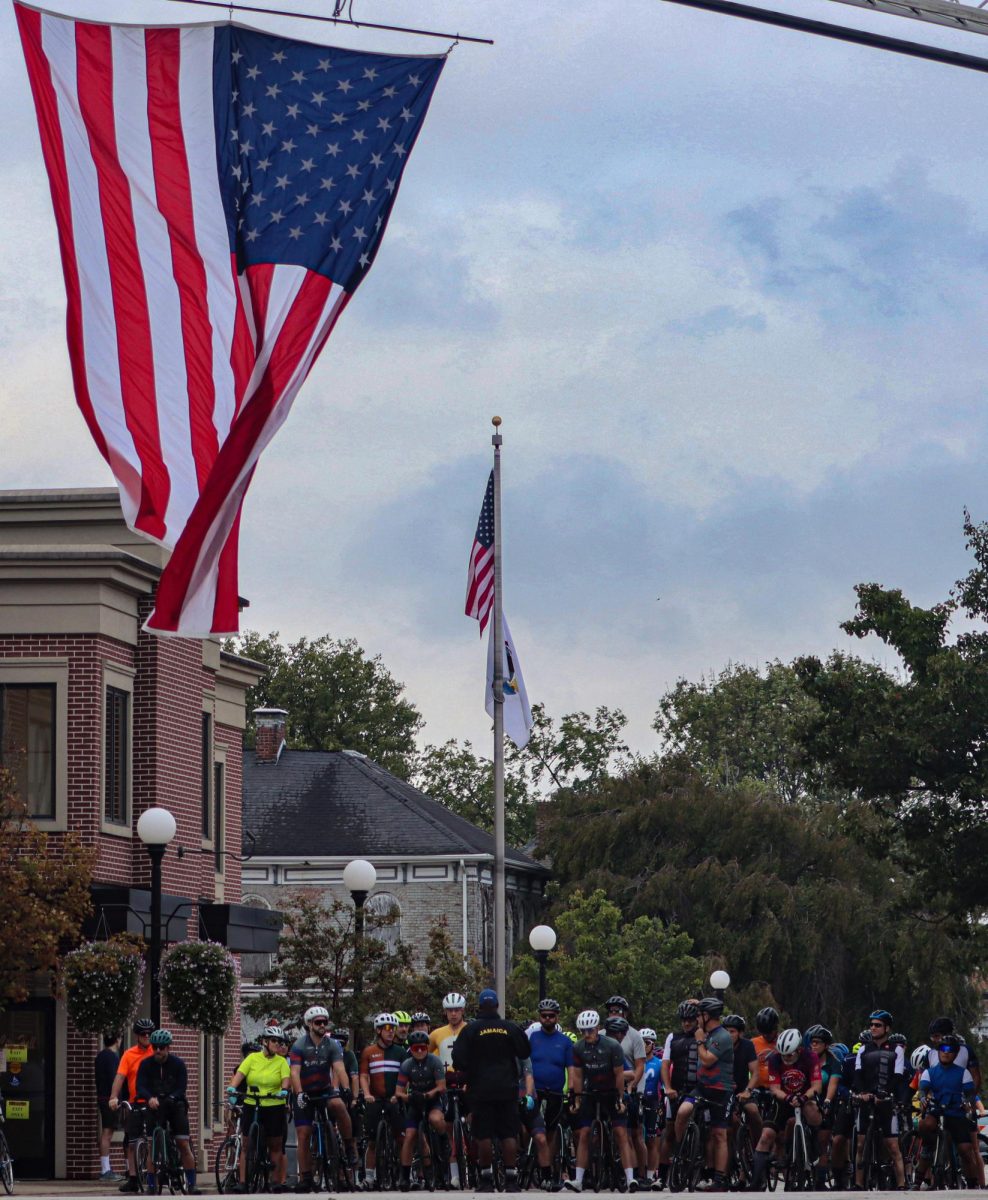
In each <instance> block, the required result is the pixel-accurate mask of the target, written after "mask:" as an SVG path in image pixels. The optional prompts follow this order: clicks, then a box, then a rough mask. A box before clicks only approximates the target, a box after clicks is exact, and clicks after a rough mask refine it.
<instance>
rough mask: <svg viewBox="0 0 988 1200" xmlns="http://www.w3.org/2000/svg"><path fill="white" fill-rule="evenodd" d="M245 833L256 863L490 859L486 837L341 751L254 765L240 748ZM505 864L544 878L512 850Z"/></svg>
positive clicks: (289, 754) (288, 753)
mask: <svg viewBox="0 0 988 1200" xmlns="http://www.w3.org/2000/svg"><path fill="white" fill-rule="evenodd" d="M244 830H245V831H246V830H250V832H251V833H252V834H253V835H254V837H255V839H256V841H255V843H254V845H253V847H252V849H253V854H254V857H257V858H267V857H289V856H290V857H299V856H305V857H308V858H322V857H327V858H352V857H362V858H370V859H373V858H376V857H381V856H384V855H418V854H436V855H443V856H445V855H451V856H452V855H458V854H491V855H493V853H494V838H493V837H492V836H491V834H489V833H486V832H485V831H484V830H483V829H478V828H477V826H476V825H473V824H471V823H470V822H469V821H467V820H465V819H464V818H463V817H459V816H457V815H456V814H455V813H452V812H450V811H449V809H448V808H444V807H443V806H442V805H441V804H439V803H438V802H437V801H435V800H432V799H430V798H429V797H428V796H426V795H425V793H424V792H420V791H419V790H418V788H414V787H412V786H411V784H409V783H405V782H404V781H403V780H401V779H398V778H397V777H396V776H394V775H392V774H391V773H390V772H389V771H386V770H385V769H384V768H383V767H380V766H378V765H377V763H375V762H372V761H371V760H370V759H369V758H365V757H364V756H363V755H359V754H352V753H348V752H346V751H328V750H283V751H282V753H281V757H280V758H279V759H278V762H277V763H270V762H268V763H259V762H258V761H257V758H256V755H255V754H254V752H253V751H252V750H251V751H248V750H245V751H244ZM248 845H249V843H247V842H246V839H245V847H246V846H248ZM505 861H506V862H507V863H508V864H509V865H510V866H512V867H516V868H521V869H525V870H528V871H533V872H537V873H538V874H541V875H549V874H550V872H549V871H548V870H547V869H546V868H545V867H543V866H542V865H541V863H537V862H536V861H535V860H534V859H532V858H529V857H528V855H527V854H523V853H522V852H521V851H520V850H514V849H511V848H510V847H509V848H508V850H507V852H506V854H505Z"/></svg>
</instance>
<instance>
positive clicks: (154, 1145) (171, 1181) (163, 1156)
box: [138, 1097, 189, 1196]
mask: <svg viewBox="0 0 988 1200" xmlns="http://www.w3.org/2000/svg"><path fill="white" fill-rule="evenodd" d="M159 1099H160V1097H159ZM150 1169H151V1171H152V1172H153V1174H154V1187H155V1190H156V1191H157V1193H158V1195H159V1196H160V1195H161V1193H162V1192H163V1191H164V1190H165V1187H166V1186H167V1188H168V1190H169V1192H171V1194H172V1195H173V1196H174V1195H175V1193H176V1192H179V1193H180V1194H181V1195H184V1194H185V1192H186V1191H187V1190H188V1186H189V1185H188V1182H187V1180H186V1177H185V1168H184V1167H183V1166H182V1160H181V1159H180V1158H179V1155H178V1143H177V1142H176V1140H175V1135H174V1134H173V1133H172V1130H171V1121H170V1120H169V1119H168V1117H167V1116H166V1117H165V1118H164V1120H163V1121H162V1120H159V1121H158V1123H157V1124H156V1125H155V1127H154V1130H153V1132H152V1134H151V1165H150ZM138 1178H139V1176H138Z"/></svg>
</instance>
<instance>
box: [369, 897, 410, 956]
mask: <svg viewBox="0 0 988 1200" xmlns="http://www.w3.org/2000/svg"><path fill="white" fill-rule="evenodd" d="M364 912H365V913H366V914H367V932H368V933H370V934H371V935H372V936H373V937H376V938H377V939H378V940H379V941H382V942H383V943H384V948H385V950H387V952H388V953H389V954H394V952H395V951H396V950H397V949H398V943H399V942H400V941H401V905H400V904H399V903H398V901H397V899H396V897H394V896H392V895H391V893H390V892H375V893H374V895H373V896H371V897H370V898H369V899H368V901H367V903H366V904H365V905H364Z"/></svg>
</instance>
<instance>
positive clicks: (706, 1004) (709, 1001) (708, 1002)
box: [697, 996, 724, 1017]
mask: <svg viewBox="0 0 988 1200" xmlns="http://www.w3.org/2000/svg"><path fill="white" fill-rule="evenodd" d="M697 1008H698V1009H699V1010H700V1012H702V1013H703V1014H704V1015H705V1016H708V1017H719V1016H720V1014H721V1013H722V1012H723V1011H724V1001H723V1000H718V999H717V997H716V996H704V997H703V999H702V1000H701V1001H700V1003H699V1004H698V1005H697Z"/></svg>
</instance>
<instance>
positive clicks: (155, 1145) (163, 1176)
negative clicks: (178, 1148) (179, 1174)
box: [151, 1125, 172, 1196]
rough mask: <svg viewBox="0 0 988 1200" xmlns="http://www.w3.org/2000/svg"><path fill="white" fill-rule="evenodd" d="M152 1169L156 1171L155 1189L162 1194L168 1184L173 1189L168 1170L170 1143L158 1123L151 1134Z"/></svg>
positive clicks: (169, 1188)
mask: <svg viewBox="0 0 988 1200" xmlns="http://www.w3.org/2000/svg"><path fill="white" fill-rule="evenodd" d="M151 1170H152V1171H153V1173H154V1190H155V1191H156V1192H157V1193H158V1195H159V1196H160V1195H161V1193H162V1192H163V1191H164V1190H165V1187H166V1186H167V1188H168V1190H169V1191H172V1185H171V1184H172V1181H171V1176H170V1174H169V1172H168V1144H167V1142H166V1141H165V1131H164V1129H163V1127H162V1126H161V1125H158V1126H157V1127H156V1128H155V1130H154V1133H152V1135H151Z"/></svg>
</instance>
